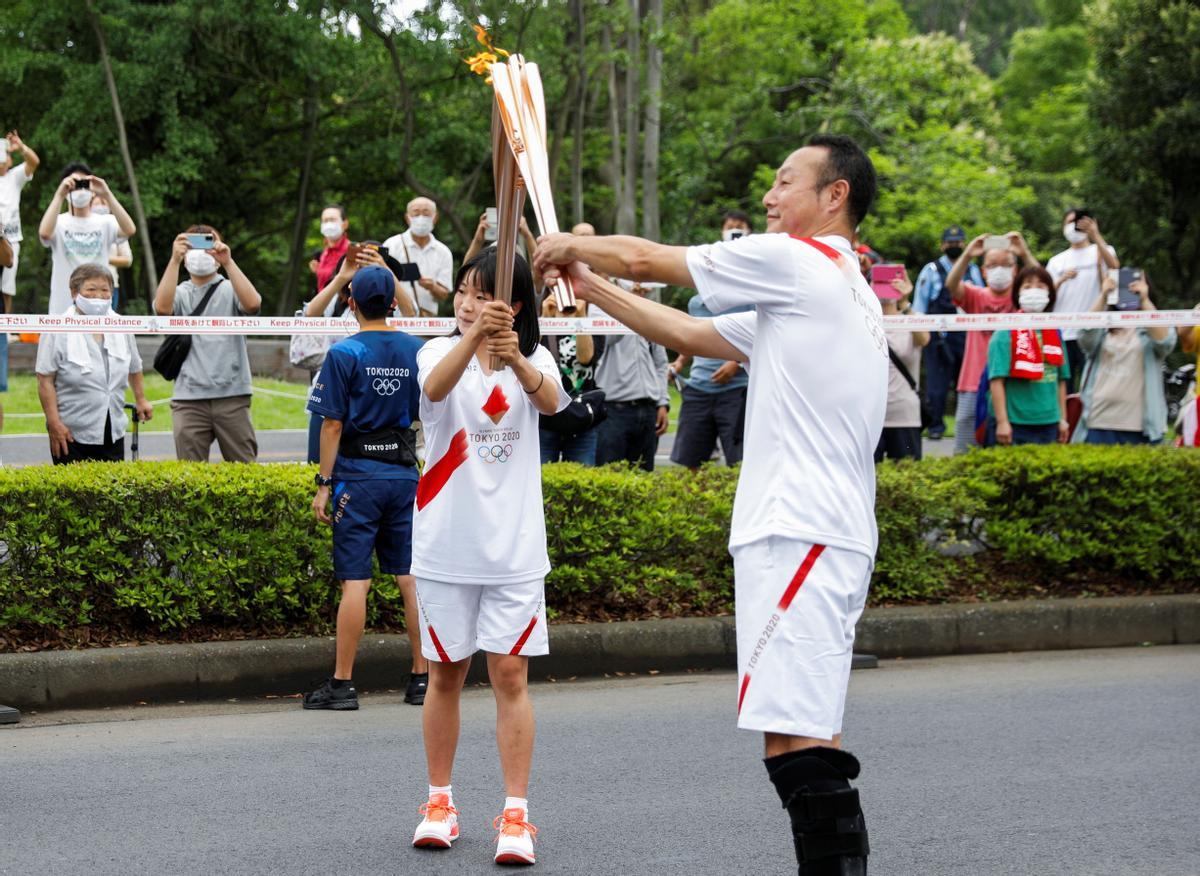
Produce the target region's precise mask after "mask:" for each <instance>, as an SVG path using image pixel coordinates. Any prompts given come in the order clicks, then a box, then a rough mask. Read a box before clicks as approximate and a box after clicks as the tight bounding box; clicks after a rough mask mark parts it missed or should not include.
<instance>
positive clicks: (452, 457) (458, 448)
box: [417, 429, 470, 511]
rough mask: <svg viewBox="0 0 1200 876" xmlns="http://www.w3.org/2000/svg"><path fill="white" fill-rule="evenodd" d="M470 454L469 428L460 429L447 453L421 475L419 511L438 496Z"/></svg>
mask: <svg viewBox="0 0 1200 876" xmlns="http://www.w3.org/2000/svg"><path fill="white" fill-rule="evenodd" d="M469 456H470V452H469V448H468V446H467V430H466V429H459V430H458V431H457V432H455V433H454V437H453V438H451V439H450V447H449V449H447V450H446V453H445V455H443V456H442V458H441V459H439V460H438V461H437V462H435V463H434V464H433V465H431V466H430V467H429V468H427V469H425V474H423V475H421V480H420V482H419V483H418V484H417V510H418V511H420V510H421V509H422V508H424V507H425V506H426V505H428V504H429V503H430V502H432V501H433V500H434V499H435V498H437V494H438V493H440V492H441V491H442V487H444V486H446V482H447V481H448V480H450V475H452V474H454V472H455V471H456V470H457V469H458V467H459V466H460V465H462V464H463V463H464V462H466V461H467V458H468V457H469Z"/></svg>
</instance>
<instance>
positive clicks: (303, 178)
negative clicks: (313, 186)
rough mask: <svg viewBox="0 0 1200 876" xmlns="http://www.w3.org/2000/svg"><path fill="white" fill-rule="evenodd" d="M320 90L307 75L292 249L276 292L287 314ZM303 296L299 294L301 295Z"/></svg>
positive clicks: (295, 280)
mask: <svg viewBox="0 0 1200 876" xmlns="http://www.w3.org/2000/svg"><path fill="white" fill-rule="evenodd" d="M319 102H320V92H319V90H318V88H317V80H316V78H315V77H313V76H309V77H308V92H307V93H306V94H305V95H304V123H305V130H304V164H303V165H302V166H301V168H300V190H299V192H298V193H297V196H296V219H295V222H294V223H293V225H292V251H291V255H290V257H289V258H288V266H287V273H286V274H284V281H283V289H281V290H280V293H279V308H278V310H277V312H278V313H279V314H281V315H283V316H290V315H291V313H292V312H293V311H294V310H295V309H296V289H297V286H298V285H299V282H300V270H301V265H303V264H304V260H305V259H304V256H305V252H304V239H305V237H306V235H305V226H306V225H308V188H309V184H310V182H311V180H312V165H313V152H314V151H315V149H316V142H317V116H318V113H317V110H318V104H319ZM301 300H303V297H301Z"/></svg>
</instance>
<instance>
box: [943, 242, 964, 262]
mask: <svg viewBox="0 0 1200 876" xmlns="http://www.w3.org/2000/svg"><path fill="white" fill-rule="evenodd" d="M962 253H963V248H962V247H961V246H958V245H957V244H956V245H954V246H948V247H946V255H948V256H950V258H952V259H955V260H957V259H958V257H959V256H960V255H962Z"/></svg>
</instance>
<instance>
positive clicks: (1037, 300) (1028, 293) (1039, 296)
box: [1017, 288, 1050, 313]
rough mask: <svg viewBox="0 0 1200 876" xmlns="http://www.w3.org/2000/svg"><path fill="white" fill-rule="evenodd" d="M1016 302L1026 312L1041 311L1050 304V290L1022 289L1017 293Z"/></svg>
mask: <svg viewBox="0 0 1200 876" xmlns="http://www.w3.org/2000/svg"><path fill="white" fill-rule="evenodd" d="M1017 303H1018V304H1019V305H1020V307H1021V309H1022V310H1023V311H1025V312H1026V313H1041V312H1042V311H1043V310H1045V309H1046V308H1047V307H1048V306H1049V304H1050V290H1049V289H1036V288H1035V289H1022V290H1021V291H1020V293H1018V295H1017Z"/></svg>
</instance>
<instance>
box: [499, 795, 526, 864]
mask: <svg viewBox="0 0 1200 876" xmlns="http://www.w3.org/2000/svg"><path fill="white" fill-rule="evenodd" d="M492 827H494V828H496V830H497V831H499V833H498V834H497V836H496V863H497V864H533V863H536V862H537V858H536V857H535V856H534V854H533V838H534V837H535V836H537V828H536V827H534V826H533V825H532V824H530V823H529V822H528V821H526V820H525V810H524V809H505V810H504V813H503V814H502V815H498V816H496V819H495V821H493V822H492Z"/></svg>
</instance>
